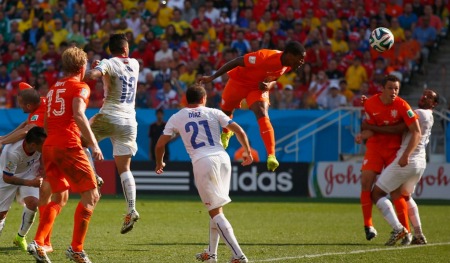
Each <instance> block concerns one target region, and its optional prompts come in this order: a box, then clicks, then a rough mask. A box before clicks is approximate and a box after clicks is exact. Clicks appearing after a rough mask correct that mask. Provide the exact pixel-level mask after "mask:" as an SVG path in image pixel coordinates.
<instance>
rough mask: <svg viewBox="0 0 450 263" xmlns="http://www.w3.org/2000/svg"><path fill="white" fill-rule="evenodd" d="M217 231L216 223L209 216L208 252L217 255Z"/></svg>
mask: <svg viewBox="0 0 450 263" xmlns="http://www.w3.org/2000/svg"><path fill="white" fill-rule="evenodd" d="M219 238H220V235H219V231H218V229H217V225H216V223H214V221H213V220H212V219H211V218H210V219H209V246H208V253H209V254H210V255H211V254H216V255H217V247H218V246H219Z"/></svg>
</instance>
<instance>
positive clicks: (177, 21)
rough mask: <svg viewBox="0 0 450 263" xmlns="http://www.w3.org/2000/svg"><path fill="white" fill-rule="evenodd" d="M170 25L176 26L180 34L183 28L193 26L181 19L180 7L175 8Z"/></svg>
mask: <svg viewBox="0 0 450 263" xmlns="http://www.w3.org/2000/svg"><path fill="white" fill-rule="evenodd" d="M170 25H173V26H174V27H175V31H176V32H177V33H178V35H180V36H181V35H182V34H183V29H185V28H190V27H191V24H189V23H188V22H187V21H184V20H182V19H181V11H180V10H179V9H175V10H173V16H172V22H170Z"/></svg>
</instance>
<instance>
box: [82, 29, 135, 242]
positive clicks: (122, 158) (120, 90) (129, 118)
mask: <svg viewBox="0 0 450 263" xmlns="http://www.w3.org/2000/svg"><path fill="white" fill-rule="evenodd" d="M109 50H110V51H111V53H112V55H113V57H112V58H110V59H103V60H102V61H95V62H94V63H93V65H92V69H91V70H89V71H88V72H87V73H86V76H85V79H98V78H100V77H102V79H103V89H104V91H105V98H104V103H103V106H102V108H101V109H100V111H99V113H98V114H96V115H95V116H93V117H92V118H91V120H90V122H91V129H92V132H93V133H94V135H95V137H96V138H97V140H98V141H101V140H103V139H105V138H110V139H111V143H112V145H113V155H114V161H115V164H116V167H117V171H118V173H119V175H120V181H121V183H122V189H123V192H124V195H125V199H126V201H127V208H128V211H127V215H126V216H125V219H124V223H123V225H122V228H121V230H120V233H122V234H125V233H127V232H129V231H130V230H132V229H133V226H134V223H135V222H136V221H137V220H138V219H139V213H138V212H137V211H136V184H135V181H134V177H133V174H132V173H131V171H130V163H131V157H132V156H134V155H135V154H136V152H137V144H136V136H137V121H136V111H135V108H134V105H135V99H136V87H137V80H138V75H139V62H138V61H137V60H136V59H133V58H129V57H128V54H129V47H128V40H127V37H126V36H125V34H113V35H111V37H110V38H109Z"/></svg>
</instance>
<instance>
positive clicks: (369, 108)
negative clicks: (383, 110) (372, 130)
mask: <svg viewBox="0 0 450 263" xmlns="http://www.w3.org/2000/svg"><path fill="white" fill-rule="evenodd" d="M373 97H375V96H373ZM374 106H375V105H373V104H372V102H371V100H370V99H368V100H367V101H366V102H365V103H364V112H365V117H366V118H365V121H366V122H367V123H368V124H370V125H375V121H374V120H375V119H374V117H373V112H374V110H375V109H374Z"/></svg>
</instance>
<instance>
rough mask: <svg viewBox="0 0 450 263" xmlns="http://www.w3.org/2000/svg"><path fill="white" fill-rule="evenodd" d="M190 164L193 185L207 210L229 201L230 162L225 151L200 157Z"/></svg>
mask: <svg viewBox="0 0 450 263" xmlns="http://www.w3.org/2000/svg"><path fill="white" fill-rule="evenodd" d="M192 165H193V167H194V169H193V170H194V178H195V185H196V186H197V190H198V193H199V195H200V199H201V200H202V202H203V204H204V205H205V206H206V208H207V209H208V211H210V210H212V209H215V208H218V207H222V206H224V205H226V204H228V203H229V202H231V199H230V197H229V196H228V193H229V192H230V180H231V162H230V157H229V156H228V154H227V153H222V154H219V155H213V156H207V157H203V158H200V159H199V160H197V161H196V162H195V163H193V164H192Z"/></svg>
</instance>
